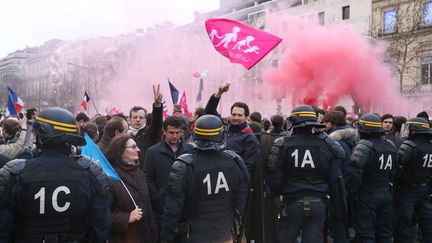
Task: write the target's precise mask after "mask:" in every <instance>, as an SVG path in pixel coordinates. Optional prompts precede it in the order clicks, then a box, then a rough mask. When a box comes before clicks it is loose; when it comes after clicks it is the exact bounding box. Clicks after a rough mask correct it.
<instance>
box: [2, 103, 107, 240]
mask: <svg viewBox="0 0 432 243" xmlns="http://www.w3.org/2000/svg"><path fill="white" fill-rule="evenodd" d="M33 128H34V131H35V133H36V136H37V140H38V144H39V145H40V147H41V151H42V152H41V154H40V156H39V157H36V158H33V159H30V160H19V159H16V160H13V161H10V162H8V163H7V164H6V165H5V166H4V167H3V168H1V169H0V241H1V242H9V241H13V242H47V243H48V242H105V241H106V240H107V238H108V233H109V226H110V223H111V222H110V221H111V219H110V212H109V205H108V184H107V181H106V175H105V174H104V172H103V171H102V169H101V167H100V166H99V165H97V164H96V163H95V162H94V161H92V160H91V159H89V158H87V157H72V156H71V145H77V146H79V145H84V144H85V140H84V138H83V137H80V136H78V135H77V125H76V123H75V119H74V117H73V115H72V114H71V113H70V112H69V111H67V110H64V109H62V108H48V109H45V110H43V111H42V112H40V113H39V114H38V115H37V117H36V119H35V122H34V123H33Z"/></svg>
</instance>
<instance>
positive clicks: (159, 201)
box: [144, 116, 192, 228]
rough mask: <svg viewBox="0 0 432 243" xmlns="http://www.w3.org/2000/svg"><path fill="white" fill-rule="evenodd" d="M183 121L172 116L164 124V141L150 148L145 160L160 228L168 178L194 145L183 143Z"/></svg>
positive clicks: (150, 190)
mask: <svg viewBox="0 0 432 243" xmlns="http://www.w3.org/2000/svg"><path fill="white" fill-rule="evenodd" d="M181 131H182V121H181V118H179V117H177V116H170V117H168V118H167V119H166V120H165V121H164V122H163V132H164V135H163V139H162V141H161V142H160V143H158V144H155V145H153V146H151V147H150V148H148V150H147V153H146V157H145V160H144V172H145V174H146V177H147V181H148V185H149V192H150V198H151V200H152V205H153V211H154V215H155V218H156V223H157V224H158V228H160V227H159V226H160V221H161V217H162V213H163V208H164V205H165V198H166V196H167V187H168V176H169V172H170V170H171V166H172V165H173V163H174V161H175V160H176V159H177V157H178V156H180V155H182V154H184V153H190V151H191V150H192V145H190V144H187V143H185V142H183V141H182V140H181V139H180V137H181Z"/></svg>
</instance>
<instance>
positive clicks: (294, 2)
mask: <svg viewBox="0 0 432 243" xmlns="http://www.w3.org/2000/svg"><path fill="white" fill-rule="evenodd" d="M302 4H303V2H302V0H295V1H293V2H292V3H291V7H295V6H299V5H302Z"/></svg>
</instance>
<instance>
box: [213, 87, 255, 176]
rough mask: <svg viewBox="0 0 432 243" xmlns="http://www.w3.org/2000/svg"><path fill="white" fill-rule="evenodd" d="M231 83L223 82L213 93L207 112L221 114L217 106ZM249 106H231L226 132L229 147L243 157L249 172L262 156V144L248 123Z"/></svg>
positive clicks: (242, 104)
mask: <svg viewBox="0 0 432 243" xmlns="http://www.w3.org/2000/svg"><path fill="white" fill-rule="evenodd" d="M229 87H230V84H228V83H223V84H221V86H220V87H219V90H218V92H216V93H215V94H214V95H212V96H211V97H210V99H209V101H208V102H207V105H206V107H205V112H206V114H211V115H216V116H219V117H220V115H219V113H218V112H217V110H216V109H217V106H218V104H219V100H220V98H221V96H222V94H223V93H225V92H227V91H228V90H229ZM248 116H249V107H248V106H247V105H246V104H245V103H243V102H236V103H234V104H233V105H232V106H231V116H230V118H229V121H230V125H229V126H228V129H227V131H226V134H225V142H226V146H227V149H229V150H232V151H234V152H235V153H237V154H238V155H240V156H241V157H242V159H243V160H244V162H245V164H246V166H247V168H248V170H249V172H253V171H254V170H255V164H256V161H257V160H258V159H259V156H260V145H259V142H258V139H257V138H256V137H255V135H254V134H253V131H252V129H251V128H249V127H248V125H247V123H246V118H247V117H248Z"/></svg>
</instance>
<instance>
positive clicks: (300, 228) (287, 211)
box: [278, 200, 326, 243]
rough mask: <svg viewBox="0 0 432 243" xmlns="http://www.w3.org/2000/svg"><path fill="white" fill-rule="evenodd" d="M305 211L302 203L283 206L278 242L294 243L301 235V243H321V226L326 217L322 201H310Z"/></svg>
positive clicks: (324, 205)
mask: <svg viewBox="0 0 432 243" xmlns="http://www.w3.org/2000/svg"><path fill="white" fill-rule="evenodd" d="M308 207H309V208H310V210H305V205H304V202H302V201H295V202H291V203H287V204H285V206H284V208H283V209H282V210H283V214H282V217H281V218H280V220H279V224H278V242H280V243H282V242H283V243H295V242H296V239H297V237H298V236H299V235H300V233H301V242H302V243H319V242H323V226H324V220H325V217H326V204H325V202H324V201H322V200H319V201H315V200H314V201H311V202H310V205H309V206H308Z"/></svg>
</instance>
